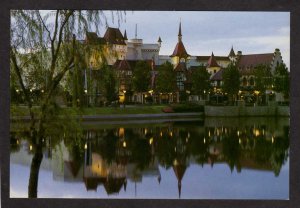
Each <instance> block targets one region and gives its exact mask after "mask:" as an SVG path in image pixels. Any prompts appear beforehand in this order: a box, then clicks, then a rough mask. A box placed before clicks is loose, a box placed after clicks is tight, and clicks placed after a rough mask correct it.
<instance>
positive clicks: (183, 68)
mask: <svg viewBox="0 0 300 208" xmlns="http://www.w3.org/2000/svg"><path fill="white" fill-rule="evenodd" d="M186 70H187V68H186V64H185V63H182V62H179V63H178V64H177V66H176V67H175V68H174V71H178V72H179V71H182V72H185V71H186Z"/></svg>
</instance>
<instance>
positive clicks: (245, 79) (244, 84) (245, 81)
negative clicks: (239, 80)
mask: <svg viewBox="0 0 300 208" xmlns="http://www.w3.org/2000/svg"><path fill="white" fill-rule="evenodd" d="M243 86H247V78H246V77H244V78H243Z"/></svg>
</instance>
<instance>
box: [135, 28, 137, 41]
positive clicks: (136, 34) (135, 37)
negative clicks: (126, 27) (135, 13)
mask: <svg viewBox="0 0 300 208" xmlns="http://www.w3.org/2000/svg"><path fill="white" fill-rule="evenodd" d="M135 39H137V24H135Z"/></svg>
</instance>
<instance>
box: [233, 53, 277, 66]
mask: <svg viewBox="0 0 300 208" xmlns="http://www.w3.org/2000/svg"><path fill="white" fill-rule="evenodd" d="M273 57H274V54H273V53H265V54H249V55H241V56H240V59H239V61H238V67H240V68H242V69H243V68H253V67H255V66H257V65H260V64H266V65H270V64H271V63H272V61H273Z"/></svg>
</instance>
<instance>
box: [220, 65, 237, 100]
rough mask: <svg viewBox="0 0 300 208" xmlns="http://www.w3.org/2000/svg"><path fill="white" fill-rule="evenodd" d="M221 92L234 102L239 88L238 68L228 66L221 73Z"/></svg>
mask: <svg viewBox="0 0 300 208" xmlns="http://www.w3.org/2000/svg"><path fill="white" fill-rule="evenodd" d="M223 80H224V84H223V90H224V91H225V92H226V93H228V95H229V97H230V98H232V99H233V100H234V98H235V97H236V95H237V93H238V91H239V88H240V72H239V70H238V68H237V67H236V66H235V65H233V64H229V65H228V67H227V68H226V69H225V70H224V72H223Z"/></svg>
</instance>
